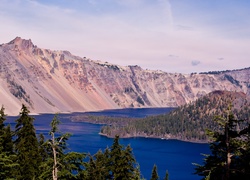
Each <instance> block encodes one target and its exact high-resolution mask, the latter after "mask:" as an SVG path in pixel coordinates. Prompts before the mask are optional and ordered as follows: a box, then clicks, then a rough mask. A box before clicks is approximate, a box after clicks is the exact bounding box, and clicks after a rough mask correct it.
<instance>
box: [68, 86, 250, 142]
mask: <svg viewBox="0 0 250 180" xmlns="http://www.w3.org/2000/svg"><path fill="white" fill-rule="evenodd" d="M229 102H232V104H233V107H234V108H233V109H232V111H233V113H234V114H235V117H236V118H238V119H249V117H250V102H249V101H247V100H246V96H245V95H244V94H243V93H233V92H224V91H215V92H213V93H210V94H208V95H206V96H204V97H202V98H200V99H197V100H196V101H195V102H192V103H189V104H186V105H183V106H180V107H179V108H176V109H175V110H173V111H171V112H170V113H166V114H163V115H157V116H148V117H145V118H126V117H105V116H99V117H97V116H96V117H94V116H84V117H83V116H78V117H72V119H73V120H76V121H84V122H90V123H96V124H107V125H104V126H103V127H102V129H101V133H102V134H104V135H107V136H109V137H114V136H115V135H116V134H118V135H119V136H120V137H136V136H139V137H141V136H144V137H158V138H166V139H179V140H185V141H196V142H197V141H199V142H208V140H209V139H208V136H207V135H206V129H214V130H219V128H218V126H217V124H216V122H215V121H213V117H214V116H215V115H216V114H221V113H223V112H224V111H225V110H226V109H227V106H228V103H229ZM245 124H246V122H245ZM245 124H244V123H242V124H240V126H244V125H245Z"/></svg>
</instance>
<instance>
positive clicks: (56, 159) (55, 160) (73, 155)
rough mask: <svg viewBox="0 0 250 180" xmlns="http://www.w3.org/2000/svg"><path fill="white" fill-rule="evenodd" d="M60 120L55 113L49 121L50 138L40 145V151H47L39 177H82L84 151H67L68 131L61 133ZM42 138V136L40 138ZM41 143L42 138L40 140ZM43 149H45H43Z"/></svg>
mask: <svg viewBox="0 0 250 180" xmlns="http://www.w3.org/2000/svg"><path fill="white" fill-rule="evenodd" d="M60 123H61V122H60V120H59V118H58V115H57V114H56V115H55V116H54V118H53V119H52V121H51V124H50V125H51V130H50V133H49V134H50V135H51V139H49V140H48V141H46V142H45V143H43V145H41V148H40V150H41V152H47V156H43V157H45V160H44V162H43V163H42V166H40V169H41V170H43V172H42V174H41V175H40V176H39V178H40V179H53V180H57V179H69V180H70V179H77V178H80V179H82V178H83V177H85V176H84V173H83V172H82V171H83V169H84V161H83V159H84V158H85V156H86V155H85V154H84V153H77V152H68V153H65V150H67V144H66V141H67V140H68V138H69V137H70V134H69V133H65V134H61V133H60V131H59V127H58V126H59V124H60ZM41 139H42V138H41ZM41 144H42V140H41ZM44 150H45V151H44Z"/></svg>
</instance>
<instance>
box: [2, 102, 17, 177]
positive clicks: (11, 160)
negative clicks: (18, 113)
mask: <svg viewBox="0 0 250 180" xmlns="http://www.w3.org/2000/svg"><path fill="white" fill-rule="evenodd" d="M5 120H6V114H5V113H4V107H3V106H2V108H1V109H0V179H11V178H15V174H16V168H17V167H18V164H17V163H16V162H15V161H16V155H15V154H13V142H12V133H11V130H10V126H7V127H5V125H4V121H5Z"/></svg>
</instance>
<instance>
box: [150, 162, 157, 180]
mask: <svg viewBox="0 0 250 180" xmlns="http://www.w3.org/2000/svg"><path fill="white" fill-rule="evenodd" d="M158 179H159V176H158V172H157V166H156V165H154V167H153V170H152V174H151V178H150V180H158Z"/></svg>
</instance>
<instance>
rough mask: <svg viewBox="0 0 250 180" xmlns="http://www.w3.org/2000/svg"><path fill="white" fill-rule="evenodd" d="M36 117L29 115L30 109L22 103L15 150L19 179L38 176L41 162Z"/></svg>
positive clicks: (16, 129) (16, 130)
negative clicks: (35, 123) (35, 126)
mask: <svg viewBox="0 0 250 180" xmlns="http://www.w3.org/2000/svg"><path fill="white" fill-rule="evenodd" d="M33 121H34V118H32V117H30V116H29V110H28V109H27V107H26V106H25V105H22V109H21V112H20V117H19V118H18V119H17V120H16V122H17V124H16V126H15V136H16V139H15V142H14V145H15V151H16V153H17V162H18V164H19V165H20V166H19V174H18V176H17V179H27V180H29V179H34V178H36V177H37V176H38V167H39V165H40V163H41V157H40V155H39V149H38V140H37V138H36V132H35V128H34V126H33Z"/></svg>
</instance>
